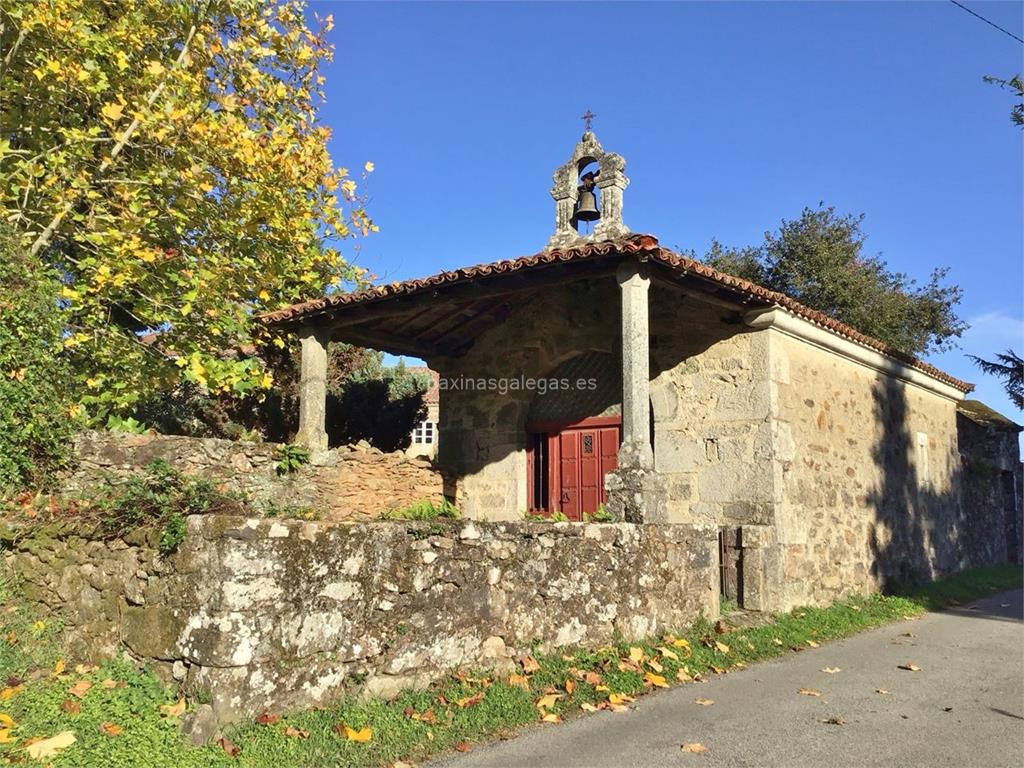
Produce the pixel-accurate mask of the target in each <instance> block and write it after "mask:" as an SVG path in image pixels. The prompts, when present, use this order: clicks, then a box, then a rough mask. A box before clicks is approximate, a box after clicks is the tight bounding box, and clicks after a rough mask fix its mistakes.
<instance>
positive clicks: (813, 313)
mask: <svg viewBox="0 0 1024 768" xmlns="http://www.w3.org/2000/svg"><path fill="white" fill-rule="evenodd" d="M612 254H635V255H644V256H647V257H648V258H650V259H652V260H653V261H655V262H658V263H660V264H664V265H665V266H668V267H670V268H671V269H672V270H674V271H676V272H678V273H680V274H681V275H687V274H693V275H697V276H699V277H702V278H704V279H706V280H708V281H709V282H711V283H714V284H717V285H719V286H721V287H722V288H725V289H727V290H729V291H731V292H732V293H734V294H737V295H738V296H739V297H740V298H741V299H744V300H748V301H753V302H760V303H763V304H764V305H766V306H771V305H778V306H780V307H783V308H784V309H787V310H788V311H790V312H792V313H793V314H794V315H797V316H798V317H801V318H803V319H804V320H807V321H809V322H812V323H814V324H815V325H819V326H821V327H822V328H826V329H828V330H830V331H832V332H833V333H836V334H838V335H839V336H843V337H845V338H847V339H850V340H852V341H855V342H857V343H859V344H863V345H864V346H866V347H870V348H871V349H874V350H877V351H878V352H881V353H883V354H885V355H888V356H889V357H892V358H895V359H897V360H900V361H901V362H904V363H906V364H907V365H910V366H912V367H914V368H917V369H918V370H920V371H922V372H924V373H927V374H928V375H930V376H932V377H934V378H936V379H938V380H939V381H942V382H945V383H946V384H949V385H950V386H952V387H954V388H956V389H958V390H960V391H962V392H970V391H972V390H973V389H974V385H973V384H969V383H968V382H965V381H961V380H960V379H957V378H954V377H953V376H950V375H949V374H948V373H945V372H943V371H941V370H939V369H938V368H936V367H935V366H933V365H931V364H929V363H925V362H923V361H921V360H919V359H918V358H916V357H914V356H913V355H910V354H907V353H905V352H902V351H901V350H898V349H894V348H893V347H890V346H889V345H887V344H885V343H884V342H881V341H879V340H878V339H875V338H872V337H871V336H868V335H866V334H863V333H861V332H860V331H857V330H856V329H854V328H852V327H850V326H849V325H846V324H845V323H842V322H840V321H838V320H836V319H835V318H832V317H829V316H828V315H826V314H825V313H824V312H819V311H818V310H816V309H811V308H810V307H806V306H804V305H803V304H801V303H800V302H798V301H797V300H796V299H794V298H792V297H790V296H787V295H786V294H783V293H779V292H777V291H771V290H768V289H767V288H764V287H763V286H760V285H756V284H755V283H751V282H749V281H747V280H743V279H742V278H739V277H733V276H732V275H727V274H725V273H724V272H719V271H718V270H717V269H713V268H712V267H709V266H708V265H707V264H704V263H702V262H699V261H696V260H695V259H691V258H689V257H687V256H682V255H680V254H678V253H675V252H673V251H671V250H669V249H667V248H663V247H661V246H660V245H659V244H658V240H657V238H655V237H654V236H653V235H642V234H636V235H630V236H629V237H626V238H623V239H621V240H605V241H603V242H596V243H581V244H580V245H576V246H572V247H569V248H553V249H551V250H547V251H541V252H540V253H536V254H534V255H532V256H523V257H521V258H518V259H506V260H503V261H496V262H493V263H490V264H480V265H477V266H475V267H464V268H462V269H456V270H453V271H450V272H441V273H439V274H436V275H432V276H430V277H424V278H419V279H415V280H405V281H402V282H395V283H389V284H387V285H379V286H374V287H373V288H368V289H366V290H363V291H356V292H354V293H343V294H333V295H331V296H324V297H322V298H319V299H313V300H311V301H304V302H301V303H299V304H292V305H291V306H288V307H284V308H282V309H278V310H275V311H273V312H267V313H266V314H263V315H261V316H260V320H262V321H263V322H264V323H267V324H268V325H277V324H284V323H288V322H294V321H296V320H298V319H299V318H302V317H305V316H311V315H317V314H321V313H323V312H325V311H330V310H331V309H333V308H336V307H344V306H347V305H352V304H366V303H371V302H376V301H382V300H386V299H389V298H392V297H395V296H403V295H408V294H411V293H417V292H419V291H423V290H427V289H431V288H437V287H440V286H444V285H448V284H451V283H463V282H468V281H471V280H475V279H478V278H483V277H489V276H492V275H501V274H506V273H509V272H517V271H519V270H524V269H532V268H536V267H543V266H546V265H549V264H555V263H558V262H569V261H580V260H583V259H588V258H594V257H601V256H609V255H612Z"/></svg>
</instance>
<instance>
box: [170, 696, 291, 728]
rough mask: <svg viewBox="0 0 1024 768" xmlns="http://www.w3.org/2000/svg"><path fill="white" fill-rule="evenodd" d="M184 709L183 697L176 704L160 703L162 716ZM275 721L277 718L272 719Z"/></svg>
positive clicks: (175, 713)
mask: <svg viewBox="0 0 1024 768" xmlns="http://www.w3.org/2000/svg"><path fill="white" fill-rule="evenodd" d="M184 711H185V697H184V696H182V697H181V698H180V699H178V702H177V703H176V704H161V705H160V714H161V715H163V716H164V717H178V716H179V715H181V714H182V713H183V712H184ZM274 722H275V723H276V722H277V720H275V721H274Z"/></svg>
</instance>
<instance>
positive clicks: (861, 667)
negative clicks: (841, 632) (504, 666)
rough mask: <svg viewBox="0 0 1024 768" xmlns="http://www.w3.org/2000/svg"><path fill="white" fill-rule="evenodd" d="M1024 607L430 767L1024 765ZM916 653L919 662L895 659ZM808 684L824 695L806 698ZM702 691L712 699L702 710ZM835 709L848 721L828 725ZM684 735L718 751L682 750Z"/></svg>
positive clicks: (974, 610)
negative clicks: (905, 666) (827, 669)
mask: <svg viewBox="0 0 1024 768" xmlns="http://www.w3.org/2000/svg"><path fill="white" fill-rule="evenodd" d="M1022 606H1024V592H1022V591H1020V590H1016V591H1013V592H1006V593H1003V594H1000V595H995V596H993V597H990V598H986V599H984V600H981V601H979V602H977V603H975V604H974V605H973V606H971V607H969V608H961V609H956V610H953V611H949V612H945V613H938V614H930V615H928V616H925V617H924V618H921V619H918V620H915V621H908V622H903V623H900V624H895V625H890V626H888V627H883V628H882V629H878V630H874V631H872V632H868V633H865V634H862V635H858V636H856V637H852V638H849V639H847V640H842V641H839V642H836V643H832V644H829V645H826V646H822V647H821V648H817V649H814V650H808V651H803V652H801V653H794V654H791V655H788V656H786V657H784V658H782V659H780V660H777V661H773V662H766V663H763V664H757V665H753V666H751V667H750V668H749V669H747V670H744V671H739V672H732V673H729V674H727V675H722V676H719V677H716V678H714V679H712V680H710V681H708V682H706V683H695V684H689V685H683V686H680V687H678V688H674V689H672V690H669V691H662V692H659V693H657V694H652V695H648V696H644V697H642V698H640V699H639V700H638V701H637V705H636V709H635V710H632V711H630V712H628V713H620V714H616V713H611V712H599V713H597V714H593V715H589V716H586V717H581V718H578V719H575V720H573V721H571V722H569V723H566V724H563V725H538V726H536V727H532V728H530V729H528V730H527V731H526V732H524V733H523V734H521V735H520V736H519V737H517V738H515V739H512V740H509V741H504V742H498V743H496V744H493V745H490V746H485V747H477V748H474V750H473V751H472V752H470V753H467V754H459V755H453V756H450V757H446V758H444V759H442V760H439V761H436V762H434V763H432V764H431V765H432V766H434V768H442V767H444V768H484V767H488V768H512V767H513V766H529V768H549V767H550V768H563V767H565V768H568V767H569V766H579V767H580V768H603V767H605V766H607V768H630V767H631V766H645V767H646V766H657V767H658V768H660V767H661V766H700V767H701V768H712V767H715V766H729V767H730V768H732V767H733V766H736V767H741V766H786V767H789V766H794V767H796V766H815V767H816V768H817V767H819V766H886V767H887V768H909V767H910V766H927V768H941V767H943V766H950V768H973V767H974V766H978V767H979V768H982V767H984V768H995V767H996V766H1014V768H1018V767H1019V766H1024V623H1022V618H1024V617H1022V614H1024V607H1022ZM908 632H909V633H913V637H906V636H904V633H908ZM908 662H909V663H912V664H914V665H916V666H918V667H920V668H921V669H920V671H919V672H911V671H905V670H901V669H899V668H898V665H900V664H906V663H908ZM825 667H839V668H840V671H839V672H836V673H833V674H829V673H826V672H823V671H822V669H823V668H825ZM800 688H810V689H816V690H819V691H821V693H822V695H821V696H820V697H812V696H806V695H801V694H799V693H798V690H799V689H800ZM876 689H882V690H884V691H888V692H889V693H888V694H880V693H876ZM696 697H703V698H707V699H711V700H713V701H714V704H713V705H711V706H700V705H698V704H696V703H694V699H695V698H696ZM830 718H837V719H840V720H842V722H843V724H842V725H836V724H829V723H825V722H822V721H823V720H828V719H830ZM684 743H700V744H703V745H705V746H706V747H707V751H706V752H703V753H700V754H697V753H684V752H683V751H682V750H681V745H682V744H684Z"/></svg>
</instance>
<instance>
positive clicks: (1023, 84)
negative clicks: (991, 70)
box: [984, 75, 1024, 128]
mask: <svg viewBox="0 0 1024 768" xmlns="http://www.w3.org/2000/svg"><path fill="white" fill-rule="evenodd" d="M984 80H985V82H986V83H991V84H992V85H998V86H999V87H1000V88H1006V89H1008V90H1009V91H1011V92H1012V93H1013V95H1014V96H1015V97H1016V99H1017V101H1016V103H1015V104H1014V105H1013V108H1012V109H1010V120H1012V121H1013V124H1014V125H1019V126H1020V127H1021V128H1024V80H1021V77H1020V75H1014V76H1013V77H1011V78H1010V79H1009V80H1004V79H1003V78H1001V77H993V76H992V75H985V77H984Z"/></svg>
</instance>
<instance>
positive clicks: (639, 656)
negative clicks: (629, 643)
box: [629, 646, 644, 664]
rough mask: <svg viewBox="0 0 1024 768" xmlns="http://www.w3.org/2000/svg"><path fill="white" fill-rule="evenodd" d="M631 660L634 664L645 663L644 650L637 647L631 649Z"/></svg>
mask: <svg viewBox="0 0 1024 768" xmlns="http://www.w3.org/2000/svg"><path fill="white" fill-rule="evenodd" d="M629 660H630V661H632V662H634V663H635V664H639V663H640V662H641V661H643V660H644V651H643V648H637V647H636V646H633V647H632V648H630V649H629Z"/></svg>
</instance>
